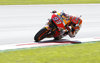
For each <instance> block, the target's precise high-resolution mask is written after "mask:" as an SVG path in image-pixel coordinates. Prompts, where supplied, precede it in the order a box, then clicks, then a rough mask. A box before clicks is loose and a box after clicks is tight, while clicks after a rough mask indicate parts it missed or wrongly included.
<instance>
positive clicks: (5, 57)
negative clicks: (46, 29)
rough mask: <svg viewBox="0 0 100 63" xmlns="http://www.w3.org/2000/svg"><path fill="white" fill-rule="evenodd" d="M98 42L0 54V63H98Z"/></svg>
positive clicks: (99, 54)
mask: <svg viewBox="0 0 100 63" xmlns="http://www.w3.org/2000/svg"><path fill="white" fill-rule="evenodd" d="M99 62H100V42H96V43H84V44H75V45H67V46H66V45H64V46H57V47H43V48H30V49H22V50H16V51H3V52H0V63H99Z"/></svg>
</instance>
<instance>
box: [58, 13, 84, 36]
mask: <svg viewBox="0 0 100 63" xmlns="http://www.w3.org/2000/svg"><path fill="white" fill-rule="evenodd" d="M57 15H58V16H61V17H62V18H63V21H64V24H65V27H66V30H67V31H65V32H64V33H63V35H61V36H66V35H69V36H70V37H71V38H73V37H75V35H76V34H77V32H78V31H79V30H80V28H81V24H82V20H81V19H80V17H75V16H71V15H68V14H65V13H62V12H61V13H57Z"/></svg>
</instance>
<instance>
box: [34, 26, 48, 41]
mask: <svg viewBox="0 0 100 63" xmlns="http://www.w3.org/2000/svg"><path fill="white" fill-rule="evenodd" d="M48 32H49V30H47V29H46V28H45V27H44V28H42V29H41V30H40V31H39V32H38V33H37V34H36V35H35V37H34V40H35V41H36V42H39V41H40V40H42V39H44V38H45V37H46V36H47V34H48Z"/></svg>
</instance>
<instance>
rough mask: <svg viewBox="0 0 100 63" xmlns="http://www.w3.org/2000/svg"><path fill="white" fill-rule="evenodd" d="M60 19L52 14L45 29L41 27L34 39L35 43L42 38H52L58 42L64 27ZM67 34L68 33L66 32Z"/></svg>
mask: <svg viewBox="0 0 100 63" xmlns="http://www.w3.org/2000/svg"><path fill="white" fill-rule="evenodd" d="M62 19H63V18H62V17H61V16H58V15H57V14H55V13H53V14H52V16H51V19H49V22H48V23H47V25H46V26H45V27H43V28H42V29H41V30H40V31H39V32H37V34H36V35H35V37H34V40H35V41H36V42H39V41H40V40H43V39H44V38H50V37H54V39H55V40H60V39H61V38H62V36H61V35H62V34H64V33H63V32H64V31H66V30H65V26H64V24H63V21H62ZM67 33H68V32H67Z"/></svg>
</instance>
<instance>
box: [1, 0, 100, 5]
mask: <svg viewBox="0 0 100 63" xmlns="http://www.w3.org/2000/svg"><path fill="white" fill-rule="evenodd" d="M89 3H100V0H0V5H32V4H89Z"/></svg>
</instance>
